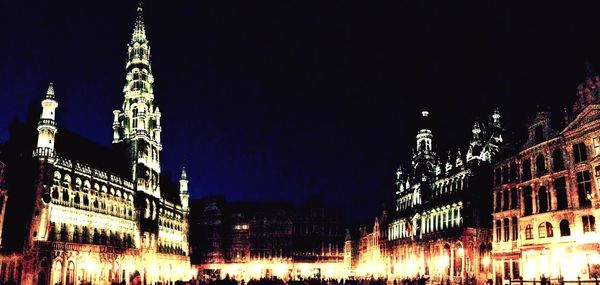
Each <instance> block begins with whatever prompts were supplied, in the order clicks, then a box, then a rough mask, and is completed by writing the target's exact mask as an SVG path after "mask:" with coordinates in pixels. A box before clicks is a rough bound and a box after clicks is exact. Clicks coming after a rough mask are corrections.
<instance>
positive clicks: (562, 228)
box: [560, 220, 571, 237]
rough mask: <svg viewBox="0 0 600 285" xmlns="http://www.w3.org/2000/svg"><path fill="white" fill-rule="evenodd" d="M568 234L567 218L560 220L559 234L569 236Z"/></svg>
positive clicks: (569, 230) (569, 231) (569, 232)
mask: <svg viewBox="0 0 600 285" xmlns="http://www.w3.org/2000/svg"><path fill="white" fill-rule="evenodd" d="M570 235H571V229H570V228H569V221H567V220H562V221H560V236H561V237H565V236H570Z"/></svg>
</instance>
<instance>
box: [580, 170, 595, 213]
mask: <svg viewBox="0 0 600 285" xmlns="http://www.w3.org/2000/svg"><path fill="white" fill-rule="evenodd" d="M591 193H592V181H591V179H590V172H589V171H587V170H584V171H580V172H577V195H578V196H579V207H587V206H590V205H591V201H590V199H589V197H588V196H589V195H590V194H591Z"/></svg>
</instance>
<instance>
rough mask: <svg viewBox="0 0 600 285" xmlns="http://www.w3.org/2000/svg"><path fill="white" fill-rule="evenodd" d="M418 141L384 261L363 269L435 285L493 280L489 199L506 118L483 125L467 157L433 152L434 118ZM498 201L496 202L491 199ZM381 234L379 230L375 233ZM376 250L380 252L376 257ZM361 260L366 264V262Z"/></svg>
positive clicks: (400, 181)
mask: <svg viewBox="0 0 600 285" xmlns="http://www.w3.org/2000/svg"><path fill="white" fill-rule="evenodd" d="M422 116H423V118H422V119H423V127H422V128H421V130H419V132H418V133H417V136H416V139H417V140H416V151H414V152H413V158H412V161H411V165H410V169H409V170H408V171H403V170H402V168H398V171H397V173H396V175H397V180H396V185H397V191H396V197H397V200H396V208H395V211H392V212H390V214H389V217H387V219H388V222H387V223H384V224H383V225H379V226H378V225H377V223H376V226H377V227H382V230H383V231H384V232H385V235H381V237H382V238H384V239H386V242H387V244H386V246H380V247H379V248H376V249H375V250H376V251H379V254H380V256H381V258H380V259H379V260H377V258H375V257H373V258H372V259H373V261H372V262H375V264H374V265H373V266H365V267H364V269H361V268H360V266H359V267H358V269H357V272H356V273H357V274H359V275H363V276H370V275H375V276H377V275H379V276H386V277H388V278H413V277H416V276H420V275H425V276H428V277H429V278H430V279H431V280H432V281H433V282H441V281H444V282H446V280H448V279H449V280H450V282H451V283H453V284H456V283H460V282H464V280H465V279H466V278H471V277H474V278H476V279H477V280H482V279H484V278H486V272H487V271H488V270H489V261H490V257H489V252H490V250H491V245H490V224H491V220H490V218H489V214H487V213H490V212H491V209H490V208H491V202H490V201H486V194H485V193H484V192H483V191H482V190H483V189H486V187H489V186H487V183H489V181H490V180H491V179H492V172H491V162H492V159H493V158H494V157H495V155H496V154H497V152H498V151H499V148H500V146H501V144H502V140H503V138H502V132H503V131H502V127H501V125H500V114H499V113H498V111H495V112H494V114H493V115H492V118H491V120H490V124H489V125H488V124H486V125H484V124H479V123H478V122H476V123H475V124H474V126H473V129H472V135H473V136H472V139H471V141H470V143H469V145H468V149H467V151H466V155H465V156H463V155H462V154H461V151H460V149H459V150H458V151H457V152H456V154H455V155H454V156H452V155H451V154H450V152H449V153H448V158H447V159H446V161H445V163H441V162H440V160H439V158H438V156H437V155H436V153H435V151H434V149H433V132H432V131H431V128H430V127H429V123H428V122H429V120H430V118H429V113H428V112H423V113H422ZM489 199H491V197H490V198H489ZM374 232H375V229H374ZM376 253H377V252H376ZM359 263H360V261H359Z"/></svg>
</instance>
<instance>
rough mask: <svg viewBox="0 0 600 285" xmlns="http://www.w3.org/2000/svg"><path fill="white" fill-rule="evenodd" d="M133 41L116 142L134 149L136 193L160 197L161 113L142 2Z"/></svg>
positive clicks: (115, 129) (115, 119)
mask: <svg viewBox="0 0 600 285" xmlns="http://www.w3.org/2000/svg"><path fill="white" fill-rule="evenodd" d="M136 12H137V13H136V17H135V23H134V26H133V33H132V35H131V41H130V42H129V44H128V45H127V62H126V65H125V72H126V76H125V85H124V86H123V95H124V96H123V97H124V98H123V99H124V100H123V105H122V107H121V109H120V110H115V111H113V116H114V117H113V124H112V128H113V143H114V144H120V143H123V144H126V145H127V147H128V148H129V149H130V150H131V151H130V155H131V157H130V158H131V161H132V164H133V165H132V168H131V169H132V173H131V175H132V179H133V180H134V181H136V184H135V185H137V190H138V191H143V192H146V193H147V194H150V195H153V196H155V197H160V173H161V169H160V151H161V150H162V144H161V140H160V134H161V131H162V127H161V125H160V116H161V114H160V111H159V110H158V107H157V106H155V105H154V90H153V88H152V84H153V83H154V77H153V76H152V66H151V64H150V44H149V42H148V38H147V37H146V28H145V25H144V16H143V9H142V1H138V6H137V11H136Z"/></svg>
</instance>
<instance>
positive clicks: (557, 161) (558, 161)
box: [494, 138, 600, 186]
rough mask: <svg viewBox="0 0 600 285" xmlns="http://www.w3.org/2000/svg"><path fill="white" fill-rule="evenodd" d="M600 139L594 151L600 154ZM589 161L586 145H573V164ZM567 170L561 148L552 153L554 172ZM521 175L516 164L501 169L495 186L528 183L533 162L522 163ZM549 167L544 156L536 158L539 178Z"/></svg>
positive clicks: (595, 141)
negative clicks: (520, 182)
mask: <svg viewBox="0 0 600 285" xmlns="http://www.w3.org/2000/svg"><path fill="white" fill-rule="evenodd" d="M599 139H600V138H594V150H595V152H596V154H600V141H599ZM587 160H588V154H587V150H586V145H585V143H584V142H580V143H577V144H574V145H573V162H574V163H580V162H583V161H587ZM564 169H565V161H564V158H563V151H562V149H560V148H557V149H555V150H554V151H552V171H553V172H557V171H561V170H564ZM520 170H521V175H520V176H519V167H518V166H517V163H516V162H512V163H510V164H507V165H504V166H502V167H499V168H497V169H496V171H495V179H494V181H495V185H496V186H499V185H501V184H506V183H509V182H519V181H528V180H531V178H532V169H531V160H530V159H524V160H523V161H522V162H521V168H520ZM548 170H549V167H548V166H547V163H546V158H545V156H544V155H543V154H538V155H537V157H536V158H535V175H536V176H537V177H539V176H542V175H544V174H546V173H548Z"/></svg>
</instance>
